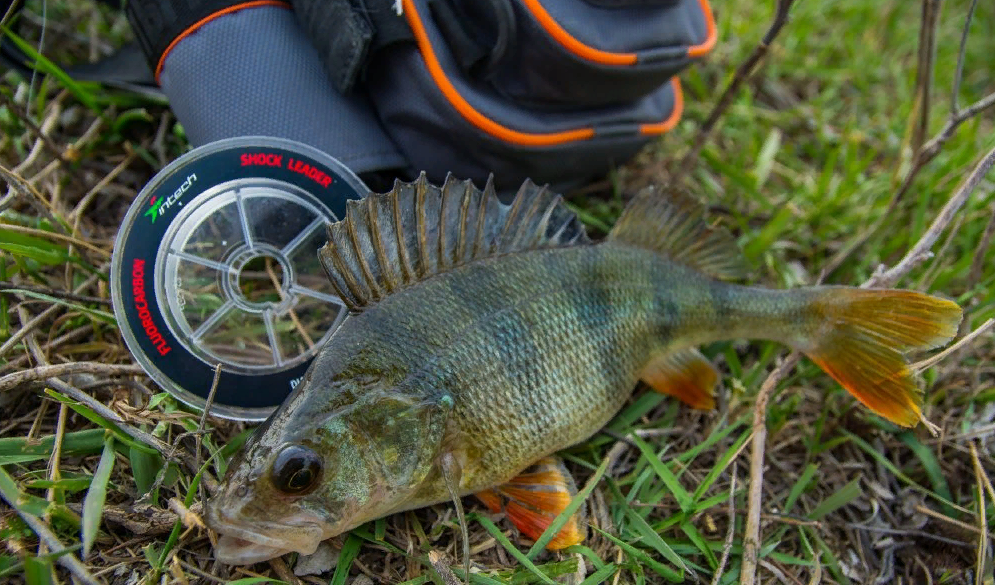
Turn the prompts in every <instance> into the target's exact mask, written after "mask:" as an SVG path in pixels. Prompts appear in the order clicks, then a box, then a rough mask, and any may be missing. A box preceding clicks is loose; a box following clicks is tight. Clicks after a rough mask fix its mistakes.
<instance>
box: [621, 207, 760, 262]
mask: <svg viewBox="0 0 995 585" xmlns="http://www.w3.org/2000/svg"><path fill="white" fill-rule="evenodd" d="M608 239H609V240H613V241H617V242H623V243H626V244H630V245H632V246H638V247H640V248H646V249H649V250H653V251H655V252H658V253H660V254H662V255H664V256H666V257H667V258H669V259H671V260H673V261H674V262H679V263H681V264H684V265H685V266H689V267H691V268H694V269H697V270H700V271H702V272H704V273H705V274H708V275H709V276H712V277H714V278H720V279H723V280H738V279H741V278H744V277H745V276H746V274H747V265H746V261H745V258H743V255H742V253H741V252H740V250H739V247H738V246H737V245H736V241H735V240H734V239H733V237H732V235H731V234H730V233H729V232H727V231H726V230H724V229H722V228H719V227H715V226H712V225H709V224H708V223H707V222H706V221H705V209H704V207H703V206H702V205H701V204H700V203H698V202H697V201H695V200H693V199H691V198H690V197H688V196H687V195H685V194H683V193H680V192H678V191H677V190H676V189H672V188H671V189H666V190H665V189H659V188H654V187H648V188H646V189H644V190H642V191H641V192H639V194H638V195H636V197H635V198H634V199H633V200H632V201H631V202H630V203H629V205H627V206H626V208H625V211H623V212H622V216H621V217H619V218H618V221H617V222H616V223H615V227H614V228H612V231H611V232H610V233H609V234H608Z"/></svg>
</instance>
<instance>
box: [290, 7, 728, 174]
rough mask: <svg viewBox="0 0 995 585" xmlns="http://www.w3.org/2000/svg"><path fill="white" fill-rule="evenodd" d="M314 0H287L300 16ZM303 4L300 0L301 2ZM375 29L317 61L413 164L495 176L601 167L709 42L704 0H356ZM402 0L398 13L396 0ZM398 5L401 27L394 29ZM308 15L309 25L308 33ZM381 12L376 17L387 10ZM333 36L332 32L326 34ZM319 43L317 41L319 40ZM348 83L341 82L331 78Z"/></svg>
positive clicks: (672, 102) (648, 120)
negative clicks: (350, 51)
mask: <svg viewBox="0 0 995 585" xmlns="http://www.w3.org/2000/svg"><path fill="white" fill-rule="evenodd" d="M315 2H320V0H298V1H297V2H296V4H295V7H297V9H298V15H299V16H298V17H299V19H300V18H302V17H305V18H306V15H308V14H312V15H313V14H314V10H315V8H314V6H315V4H314V3H315ZM305 4H306V5H307V6H301V5H305ZM364 6H365V12H360V13H358V14H359V17H361V18H366V19H367V22H368V23H369V25H370V27H369V28H370V29H371V30H373V31H374V33H373V35H372V36H371V37H370V40H369V42H368V45H367V46H365V47H363V46H362V43H354V44H352V45H349V46H350V47H352V48H355V47H361V48H362V49H361V52H362V53H364V55H363V58H361V59H355V58H353V59H352V60H351V62H353V63H361V64H362V65H361V66H360V67H359V68H354V69H353V70H351V71H349V72H348V74H343V70H342V68H341V67H339V68H338V69H335V65H336V64H338V65H341V64H342V63H344V62H346V61H347V60H343V59H341V58H338V59H337V60H336V59H335V58H331V57H330V56H329V55H328V52H327V51H325V53H324V54H325V55H326V58H325V59H326V65H329V64H331V66H332V70H331V71H330V72H331V73H332V75H333V78H336V79H340V80H342V79H350V78H351V79H357V78H358V79H362V80H363V81H364V83H365V87H367V88H368V90H369V94H370V97H371V99H372V101H373V103H374V106H375V108H376V110H377V114H378V115H379V117H380V120H381V122H382V124H383V127H384V128H385V130H386V132H387V134H388V135H389V136H390V137H391V138H392V139H393V141H394V143H395V144H396V145H397V147H398V148H399V150H400V151H401V152H402V154H403V155H404V156H405V158H407V160H408V161H409V162H410V164H411V166H412V167H413V168H415V169H418V170H425V171H427V172H428V174H429V176H430V177H431V178H433V179H435V180H440V179H442V178H443V177H444V176H445V175H446V173H447V172H453V173H455V174H456V175H458V176H466V177H471V178H474V179H478V180H483V179H485V178H486V177H487V175H488V174H490V173H494V175H495V177H496V180H497V182H498V185H499V187H504V188H512V187H514V186H515V185H517V184H519V183H520V182H521V181H522V180H523V179H524V178H526V177H531V178H532V179H533V180H536V181H539V182H551V183H554V184H556V185H558V186H560V187H565V186H568V185H569V184H570V183H577V182H581V181H583V180H586V179H588V178H590V177H592V176H597V175H601V174H604V173H605V172H606V171H607V170H608V169H609V168H610V166H611V165H612V164H613V163H620V162H623V161H624V160H626V159H628V158H629V157H631V156H632V155H633V154H635V153H636V152H637V151H638V150H639V149H640V148H641V147H642V146H644V145H645V144H646V143H647V142H648V141H650V140H652V139H653V138H654V137H656V136H658V135H659V134H661V133H663V132H666V131H667V130H669V129H670V128H672V127H673V126H674V125H675V124H676V122H677V120H678V119H679V117H680V115H681V110H682V97H681V91H680V85H679V82H678V80H677V78H676V77H675V75H676V74H677V73H678V72H679V71H680V70H681V69H683V68H684V67H686V66H687V65H688V64H690V63H691V62H692V61H693V59H694V58H696V57H698V56H700V55H703V54H705V53H707V52H708V51H709V50H710V49H711V48H712V46H713V45H714V43H715V37H716V34H715V25H714V22H713V20H712V13H711V9H710V7H709V6H708V4H707V2H706V1H705V0H655V1H654V0H641V1H640V0H628V1H625V0H615V1H611V0H600V1H597V0H587V1H585V0H401V1H400V2H399V3H396V4H395V5H391V3H390V2H379V3H377V2H366V3H365V4H364ZM396 7H400V9H401V10H400V12H401V14H397V12H396V11H395V10H394V9H395V8H396ZM399 18H403V19H404V22H405V23H406V24H407V30H408V31H409V33H410V34H409V35H407V36H406V35H404V34H398V33H396V32H394V33H392V34H390V35H388V38H380V39H378V38H377V36H376V31H378V30H392V31H396V28H397V25H396V22H392V20H391V19H399ZM310 22H312V30H311V36H312V38H313V39H319V38H320V39H328V38H330V37H329V36H328V34H327V32H328V31H327V29H325V31H324V35H323V36H319V35H318V34H317V31H315V30H314V29H315V28H320V27H314V26H313V23H314V21H310ZM385 23H386V24H385ZM331 38H335V39H338V45H339V46H340V47H341V46H342V44H343V43H342V39H343V37H342V36H333V37H331ZM317 47H318V50H319V53H322V45H321V44H320V43H319V44H318V45H317ZM342 89H344V90H348V87H342Z"/></svg>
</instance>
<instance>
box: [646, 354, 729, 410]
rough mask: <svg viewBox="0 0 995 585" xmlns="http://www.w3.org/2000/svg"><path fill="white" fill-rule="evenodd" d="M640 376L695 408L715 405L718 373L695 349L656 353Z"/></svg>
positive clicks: (658, 388) (656, 388)
mask: <svg viewBox="0 0 995 585" xmlns="http://www.w3.org/2000/svg"><path fill="white" fill-rule="evenodd" d="M639 377H640V378H641V379H642V380H643V381H644V382H646V383H647V384H649V385H650V387H652V388H653V389H654V390H656V391H657V392H660V393H661V394H669V395H670V396H674V397H676V398H680V399H681V400H682V401H683V402H685V403H687V404H689V405H691V406H693V407H694V408H702V409H709V408H714V407H715V385H716V384H717V383H718V381H719V373H718V372H717V371H716V370H715V366H713V365H712V364H711V363H709V361H708V360H707V359H705V356H703V355H701V354H700V353H698V350H696V349H684V350H681V351H678V352H672V353H662V354H659V355H656V356H654V357H653V359H652V360H650V363H649V364H647V365H646V367H644V368H643V371H642V372H640V374H639Z"/></svg>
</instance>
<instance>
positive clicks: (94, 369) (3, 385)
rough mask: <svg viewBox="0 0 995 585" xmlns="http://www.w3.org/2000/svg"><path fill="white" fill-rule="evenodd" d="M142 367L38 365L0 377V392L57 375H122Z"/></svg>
mask: <svg viewBox="0 0 995 585" xmlns="http://www.w3.org/2000/svg"><path fill="white" fill-rule="evenodd" d="M141 373H142V368H141V367H139V366H136V365H133V364H102V363H100V362H70V363H68V364H57V365H54V366H39V367H37V368H32V369H30V370H23V371H20V372H14V373H13V374H7V375H6V376H4V377H2V378H0V392H4V391H6V390H10V389H12V388H16V387H17V386H20V385H21V384H24V383H26V382H35V381H38V380H46V379H48V378H54V377H57V376H70V375H74V374H93V375H95V376H124V375H129V374H141Z"/></svg>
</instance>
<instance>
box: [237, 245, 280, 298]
mask: <svg viewBox="0 0 995 585" xmlns="http://www.w3.org/2000/svg"><path fill="white" fill-rule="evenodd" d="M283 286H284V275H283V267H282V266H281V265H280V262H279V261H278V260H277V259H276V258H274V257H273V256H269V255H266V254H261V255H259V256H254V257H252V258H250V259H249V261H248V262H246V263H245V264H243V265H242V268H241V269H240V270H239V271H238V289H239V291H241V293H242V296H243V297H245V300H247V301H249V302H250V303H257V304H260V305H261V304H265V303H272V304H277V303H279V302H280V301H281V300H283V294H282V291H283Z"/></svg>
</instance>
